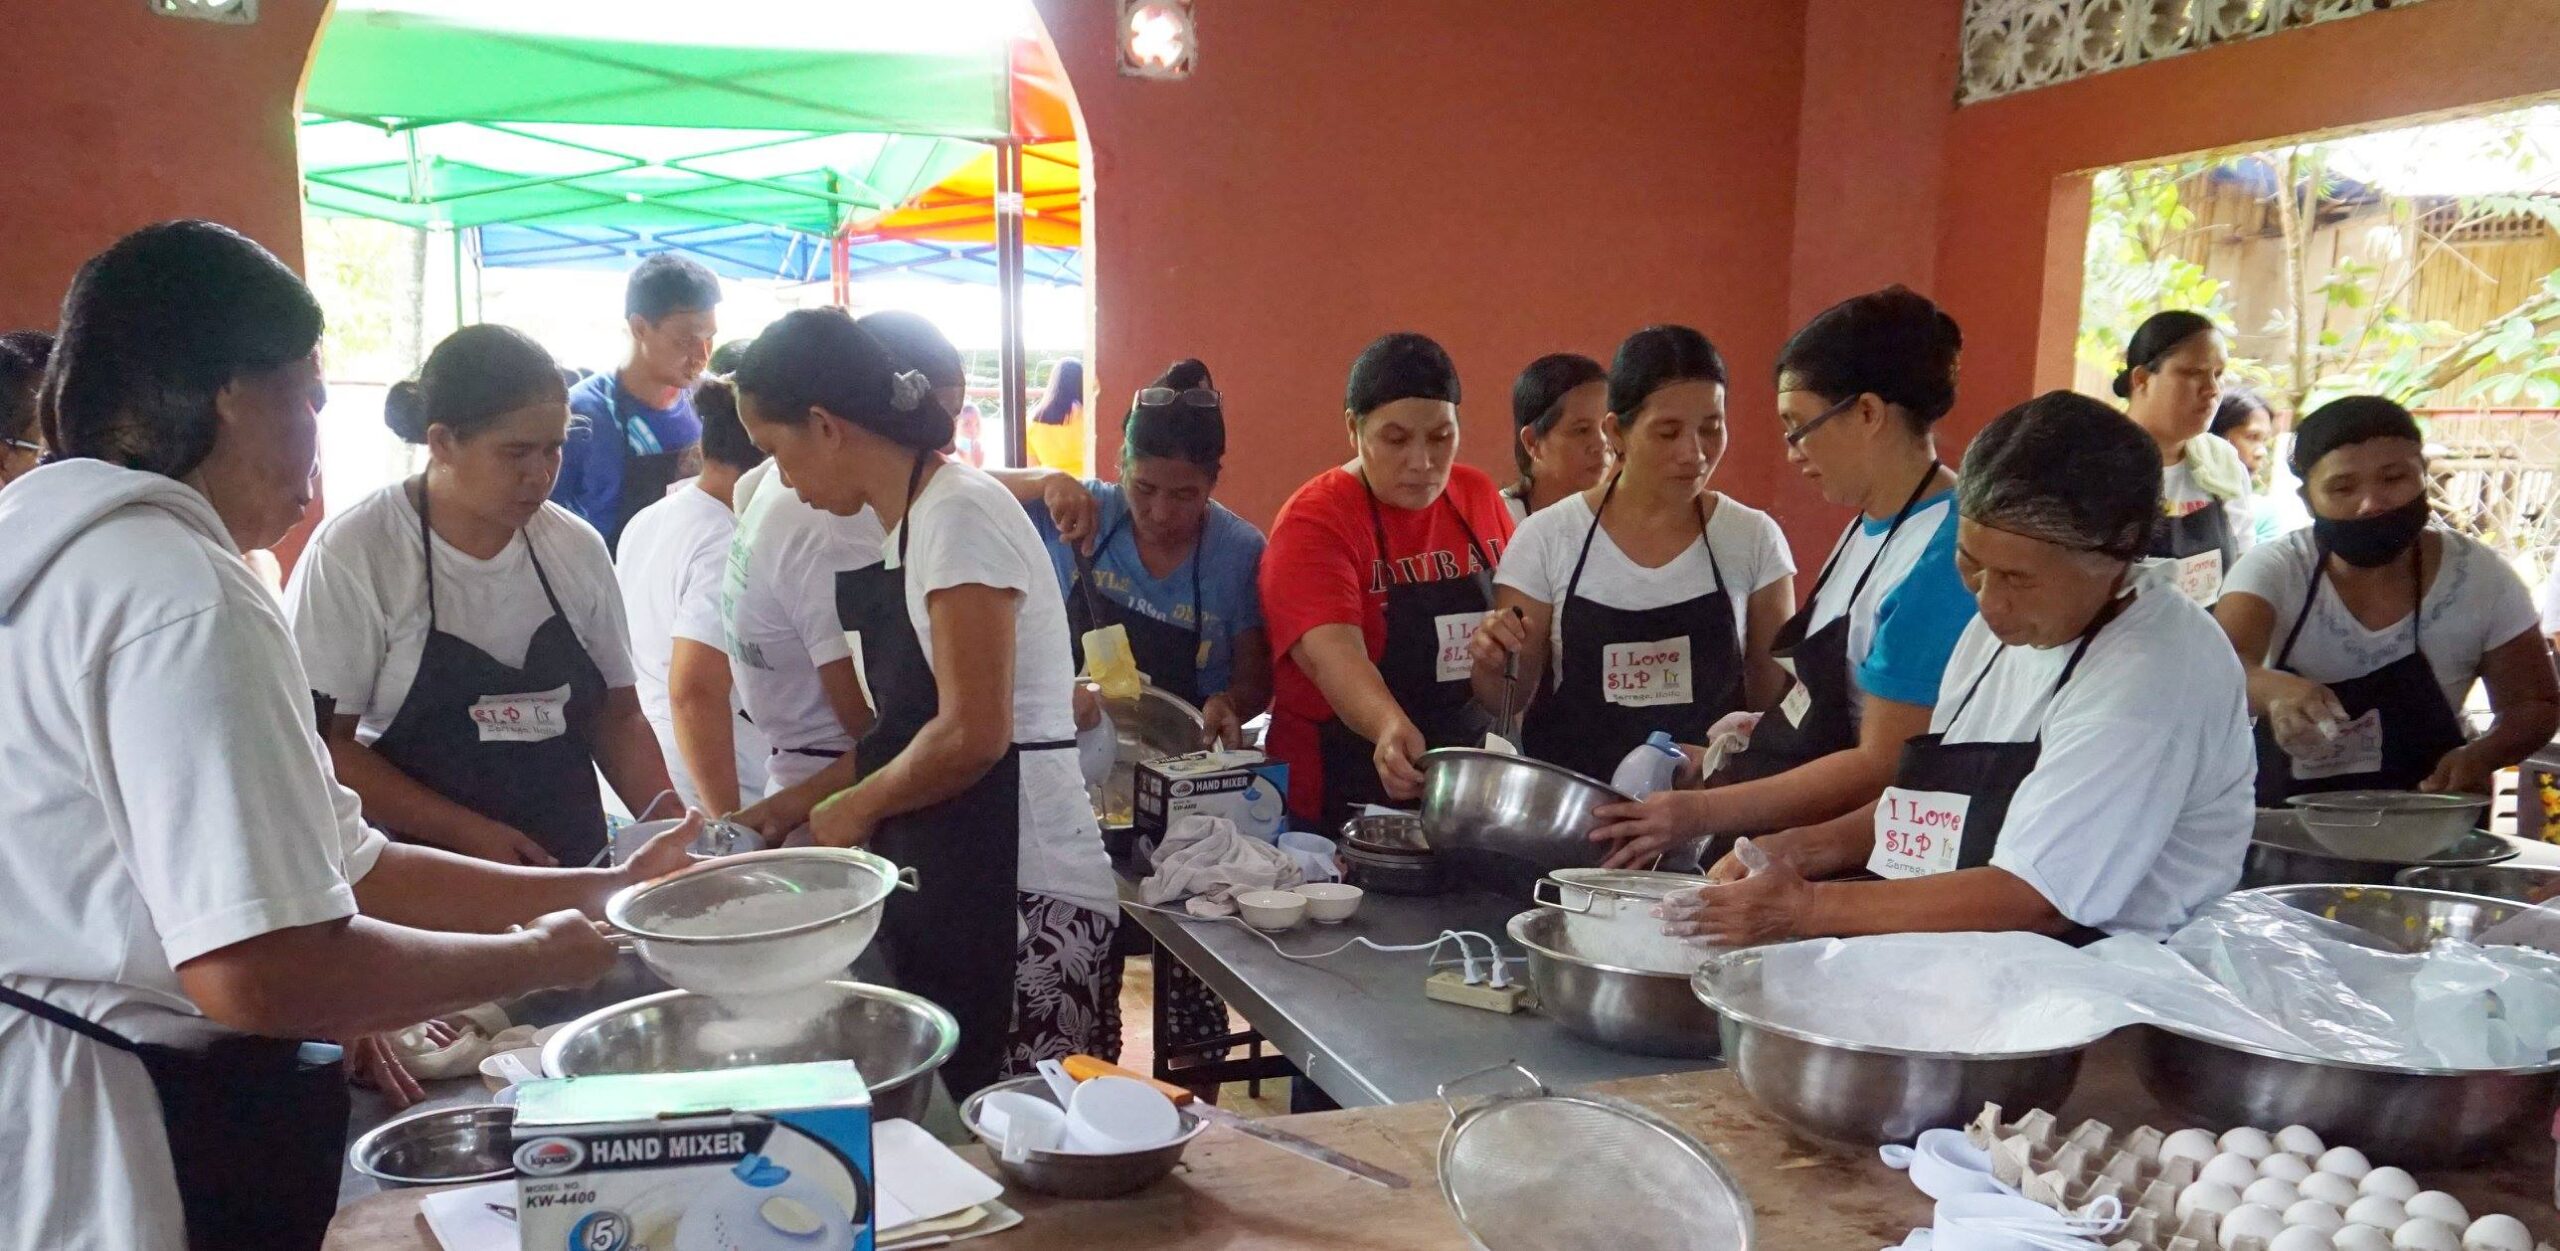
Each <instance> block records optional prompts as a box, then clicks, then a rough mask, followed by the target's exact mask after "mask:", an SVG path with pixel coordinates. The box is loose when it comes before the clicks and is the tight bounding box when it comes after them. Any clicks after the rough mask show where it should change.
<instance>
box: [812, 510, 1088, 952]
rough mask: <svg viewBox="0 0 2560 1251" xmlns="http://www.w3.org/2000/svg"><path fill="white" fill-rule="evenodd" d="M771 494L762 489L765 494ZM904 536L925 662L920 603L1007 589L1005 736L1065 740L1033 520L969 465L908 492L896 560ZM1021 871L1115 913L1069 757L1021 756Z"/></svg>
mask: <svg viewBox="0 0 2560 1251" xmlns="http://www.w3.org/2000/svg"><path fill="white" fill-rule="evenodd" d="M768 489H770V488H768ZM901 530H903V531H905V532H906V533H907V535H908V539H907V550H906V556H905V564H904V568H905V569H906V594H907V620H908V621H909V622H910V623H912V624H913V625H914V626H915V631H916V639H917V641H918V642H919V643H921V644H922V645H923V647H924V656H925V660H926V662H927V663H931V662H932V660H933V622H932V620H931V617H930V613H929V611H928V609H927V607H926V598H927V597H928V596H930V595H932V594H933V592H935V591H940V590H946V589H948V588H951V587H955V586H989V587H994V588H996V589H998V590H1006V591H1017V592H1020V593H1021V596H1022V598H1021V599H1020V600H1019V601H1018V605H1019V606H1018V607H1017V609H1016V610H1015V614H1014V629H1013V741H1014V742H1016V743H1042V742H1067V741H1071V740H1073V739H1074V738H1075V736H1076V722H1075V708H1074V704H1073V702H1072V701H1073V698H1074V684H1075V665H1074V660H1073V655H1072V653H1071V652H1070V651H1069V650H1068V647H1067V606H1066V601H1065V600H1064V599H1063V598H1061V597H1060V595H1059V592H1058V579H1057V575H1056V573H1055V571H1054V569H1053V567H1052V566H1051V565H1050V563H1049V553H1048V551H1047V549H1045V548H1043V547H1042V546H1041V545H1040V533H1039V531H1038V530H1036V529H1034V528H1032V525H1031V518H1030V517H1028V516H1026V515H1025V514H1024V513H1023V511H1022V505H1021V504H1020V503H1019V502H1017V501H1016V500H1015V499H1014V498H1013V494H1012V492H1010V491H1007V490H1006V489H1005V488H1004V484H1003V483H1000V482H998V481H996V480H995V479H994V478H991V477H989V476H987V474H986V472H985V471H983V470H979V469H973V468H971V467H969V466H967V465H961V464H945V465H944V466H943V467H942V468H941V469H940V470H939V471H937V472H936V473H935V474H934V475H933V479H932V480H931V481H930V482H927V483H926V484H925V487H924V490H923V492H922V493H920V494H919V495H917V496H916V501H915V505H914V507H913V508H911V509H909V510H908V513H907V516H906V519H905V520H904V521H902V522H900V523H899V528H898V529H897V530H892V531H890V532H889V535H888V538H887V540H886V543H885V551H886V554H887V557H888V560H889V562H890V563H891V564H897V563H899V553H898V539H899V532H900V531H901ZM1020 812H1021V817H1022V826H1021V831H1020V835H1021V868H1020V870H1019V878H1018V889H1021V890H1023V891H1027V892H1029V893H1032V894H1036V895H1048V896H1052V897H1055V898H1058V899H1063V900H1066V901H1068V902H1069V903H1073V904H1077V905H1079V906H1081V907H1086V908H1091V909H1093V910H1095V911H1098V912H1111V911H1114V910H1115V909H1117V908H1118V907H1119V902H1118V900H1119V891H1118V886H1117V884H1116V883H1115V882H1114V881H1113V879H1112V875H1111V858H1110V856H1109V855H1108V854H1106V853H1105V852H1104V851H1103V849H1102V829H1101V827H1100V826H1098V825H1096V824H1095V823H1094V819H1093V805H1092V803H1091V801H1089V800H1088V799H1087V798H1086V796H1085V789H1084V774H1083V772H1082V770H1081V769H1079V768H1078V766H1077V763H1076V753H1075V752H1074V751H1073V750H1072V749H1070V750H1066V751H1037V752H1025V753H1023V754H1022V802H1021V806H1020Z"/></svg>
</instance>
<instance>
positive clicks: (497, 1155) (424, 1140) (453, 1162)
mask: <svg viewBox="0 0 2560 1251" xmlns="http://www.w3.org/2000/svg"><path fill="white" fill-rule="evenodd" d="M515 1124H516V1110H515V1109H514V1108H511V1107H507V1106H504V1105H501V1104H494V1103H473V1104H465V1105H463V1106H461V1107H451V1108H430V1109H428V1110H426V1111H423V1112H412V1113H410V1114H409V1115H407V1116H404V1117H401V1118H399V1119H397V1120H393V1121H387V1122H385V1123H383V1124H380V1125H376V1126H374V1127H373V1128H372V1129H371V1130H368V1131H366V1133H365V1135H364V1137H362V1138H358V1139H356V1141H355V1145H354V1146H352V1147H349V1148H347V1164H348V1166H349V1167H351V1168H353V1169H355V1171H357V1172H359V1173H362V1174H364V1175H365V1176H367V1177H370V1178H373V1179H374V1180H375V1181H379V1182H382V1183H384V1184H386V1185H391V1186H446V1185H457V1184H460V1183H463V1182H486V1181H496V1180H498V1179H499V1178H501V1177H513V1176H515V1172H516V1163H515V1146H514V1144H513V1142H511V1141H510V1139H511V1136H512V1134H513V1133H514V1130H515Z"/></svg>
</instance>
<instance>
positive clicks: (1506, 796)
mask: <svg viewBox="0 0 2560 1251" xmlns="http://www.w3.org/2000/svg"><path fill="white" fill-rule="evenodd" d="M1421 763H1422V832H1423V835H1424V836H1425V837H1427V838H1429V839H1430V840H1431V846H1432V848H1433V849H1434V850H1437V851H1438V852H1439V853H1440V854H1441V856H1442V858H1443V859H1445V860H1447V861H1448V862H1449V866H1450V868H1451V870H1452V871H1453V872H1454V873H1455V874H1456V875H1457V876H1458V877H1460V878H1462V879H1464V880H1466V881H1467V882H1469V883H1471V884H1474V885H1477V886H1481V887H1484V888H1486V889H1490V890H1497V891H1501V892H1503V893H1505V894H1511V895H1526V894H1527V893H1528V892H1529V890H1530V889H1531V887H1532V886H1533V885H1534V884H1535V883H1536V881H1537V879H1538V878H1540V877H1541V876H1544V875H1545V874H1547V873H1550V872H1553V871H1554V870H1557V869H1579V868H1588V867H1590V866H1593V865H1596V864H1598V863H1600V861H1601V860H1602V859H1604V858H1605V857H1606V855H1607V853H1608V849H1607V848H1606V847H1604V846H1603V845H1601V844H1599V843H1595V842H1592V841H1591V831H1592V830H1593V829H1594V828H1596V827H1597V826H1598V825H1599V824H1600V821H1599V818H1598V817H1597V816H1596V815H1594V814H1596V813H1597V812H1598V811H1599V810H1600V809H1602V808H1605V807H1608V806H1609V805H1611V804H1626V803H1634V802H1635V800H1634V798H1633V797H1632V796H1629V795H1627V794H1626V793H1624V792H1622V791H1619V790H1616V789H1614V788H1612V787H1610V786H1608V785H1606V784H1604V783H1601V782H1598V781H1594V780H1593V779H1591V778H1588V777H1585V776H1583V775H1582V774H1579V773H1576V772H1574V771H1573V770H1571V769H1567V768H1565V767H1564V766H1562V765H1555V764H1549V763H1547V762H1546V761H1543V760H1538V759H1534V758H1532V757H1528V756H1514V755H1510V754H1507V753H1504V752H1497V751H1484V750H1482V749H1479V748H1474V747H1443V748H1440V749H1438V750H1436V751H1428V752H1424V753H1423V754H1422V762H1421Z"/></svg>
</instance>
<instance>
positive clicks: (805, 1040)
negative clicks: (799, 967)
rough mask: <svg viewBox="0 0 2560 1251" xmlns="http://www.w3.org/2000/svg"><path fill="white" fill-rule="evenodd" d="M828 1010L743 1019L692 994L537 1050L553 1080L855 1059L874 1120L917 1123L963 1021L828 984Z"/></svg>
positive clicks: (618, 1013) (882, 992)
mask: <svg viewBox="0 0 2560 1251" xmlns="http://www.w3.org/2000/svg"><path fill="white" fill-rule="evenodd" d="M824 990H825V991H826V992H827V993H829V994H830V995H832V996H833V998H834V1004H833V1006H832V1007H829V1008H826V1009H824V1010H822V1011H819V1012H817V1013H816V1014H814V1015H811V1016H807V1017H794V1018H784V1019H780V1020H774V1019H769V1018H751V1019H746V1020H739V1019H736V1018H734V1017H732V1016H731V1015H730V1014H729V1012H728V1011H727V1010H726V1009H725V1008H723V1007H721V1006H720V1001H719V1000H717V999H713V998H711V997H710V996H707V995H696V994H693V993H691V992H688V991H681V990H678V991H669V992H667V993H665V994H662V995H650V996H648V997H647V998H644V999H634V1000H632V1001H631V1002H629V1003H620V1004H615V1005H613V1006H612V1007H609V1008H606V1009H603V1010H602V1011H599V1012H593V1013H589V1014H588V1015H586V1016H584V1017H581V1018H579V1019H578V1020H576V1021H573V1022H571V1023H570V1024H569V1025H568V1026H566V1027H564V1028H563V1029H562V1030H561V1031H560V1032H559V1033H557V1034H555V1035H553V1036H552V1038H551V1041H550V1042H548V1043H546V1044H544V1045H543V1048H542V1071H543V1072H544V1073H545V1074H546V1075H549V1076H552V1077H589V1076H593V1075H596V1074H599V1073H699V1072H706V1071H710V1070H714V1069H735V1068H746V1067H749V1066H751V1065H758V1064H803V1063H808V1062H812V1061H818V1060H851V1061H853V1062H854V1064H855V1065H856V1066H857V1067H859V1068H860V1069H861V1070H862V1076H863V1079H864V1080H865V1081H867V1082H869V1083H870V1085H871V1114H872V1116H873V1117H875V1118H877V1119H880V1120H888V1119H891V1118H901V1119H905V1120H910V1121H913V1120H918V1119H920V1118H921V1117H922V1116H923V1115H924V1110H925V1106H926V1104H928V1103H930V1102H931V1101H932V1098H933V1075H934V1073H935V1071H936V1070H939V1069H940V1068H941V1067H942V1062H943V1061H945V1060H948V1059H950V1058H951V1049H952V1048H953V1047H956V1046H958V1045H959V1043H960V1025H959V1022H957V1021H955V1020H953V1019H952V1017H951V1014H950V1013H948V1012H945V1011H943V1010H942V1008H941V1007H940V1006H939V1005H936V1004H934V1003H933V1002H931V1001H929V1000H927V999H924V998H922V997H920V996H916V995H911V994H908V993H907V992H905V991H902V990H891V989H889V988H888V987H886V986H871V985H866V984H864V983H861V982H829V983H827V985H826V986H825V987H824Z"/></svg>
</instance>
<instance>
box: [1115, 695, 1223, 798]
mask: <svg viewBox="0 0 2560 1251" xmlns="http://www.w3.org/2000/svg"><path fill="white" fill-rule="evenodd" d="M1102 707H1103V710H1104V711H1105V712H1107V713H1109V714H1110V716H1111V732H1112V734H1113V735H1114V736H1115V737H1117V738H1118V739H1119V752H1118V754H1117V755H1116V756H1114V757H1113V758H1112V764H1111V777H1110V779H1109V780H1108V781H1105V782H1104V783H1103V784H1102V794H1101V796H1100V797H1099V799H1100V802H1099V804H1098V805H1097V806H1098V807H1099V809H1100V811H1098V812H1096V813H1095V814H1094V815H1095V816H1096V817H1097V818H1099V819H1100V820H1101V822H1102V823H1103V824H1104V825H1127V824H1129V823H1130V821H1131V819H1132V817H1133V816H1134V813H1133V810H1132V806H1133V804H1134V803H1135V801H1136V795H1135V790H1136V787H1137V778H1138V766H1139V765H1142V764H1145V763H1146V762H1148V761H1150V760H1162V759H1164V758H1165V757H1167V756H1187V755H1189V754H1191V753H1192V752H1196V751H1206V750H1207V749H1208V747H1209V730H1208V726H1207V722H1206V720H1205V719H1204V718H1203V717H1202V716H1201V715H1200V710H1199V709H1197V708H1194V707H1192V706H1191V705H1190V704H1189V703H1188V702H1186V701H1184V699H1183V698H1182V697H1181V696H1179V695H1176V694H1174V693H1173V692H1171V691H1168V690H1163V689H1161V688H1159V687H1153V686H1149V687H1142V688H1140V689H1139V691H1138V697H1137V698H1136V699H1113V700H1105V701H1103V704H1102Z"/></svg>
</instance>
